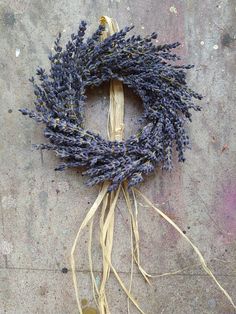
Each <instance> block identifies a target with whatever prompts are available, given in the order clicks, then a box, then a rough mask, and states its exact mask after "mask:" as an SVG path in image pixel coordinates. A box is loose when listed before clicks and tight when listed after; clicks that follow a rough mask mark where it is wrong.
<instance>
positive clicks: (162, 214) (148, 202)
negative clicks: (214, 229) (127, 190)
mask: <svg viewBox="0 0 236 314" xmlns="http://www.w3.org/2000/svg"><path fill="white" fill-rule="evenodd" d="M133 191H134V192H136V193H137V194H139V195H140V196H141V197H142V198H143V199H144V201H145V202H146V203H147V204H148V205H149V206H150V207H152V208H153V209H154V210H155V211H156V212H157V213H158V214H159V215H160V216H162V217H163V218H164V219H165V220H166V221H167V222H168V223H169V224H171V225H172V226H173V227H174V228H175V229H176V230H177V231H178V232H179V233H180V234H181V236H182V237H183V238H184V239H185V240H186V241H187V242H188V243H189V244H190V245H191V247H192V248H193V250H194V251H195V252H196V254H197V256H198V258H199V260H200V263H201V266H202V268H203V269H204V270H205V272H206V273H207V274H208V275H209V276H210V277H211V278H212V279H213V280H214V282H215V283H216V285H217V286H218V288H219V289H220V290H221V291H222V292H223V294H224V295H225V296H226V298H227V299H228V300H229V302H230V303H231V304H232V306H233V307H234V309H236V305H235V303H234V301H233V299H232V298H231V296H230V295H229V294H228V292H227V291H226V290H225V289H224V288H223V287H222V286H221V284H220V283H219V281H218V280H217V279H216V277H215V275H214V274H213V273H212V271H211V270H210V268H209V267H208V266H207V263H206V261H205V259H204V257H203V255H202V253H201V252H200V251H199V249H198V248H197V247H196V246H195V245H194V244H193V242H192V241H191V240H190V239H189V238H188V237H187V236H186V235H185V234H184V233H183V232H182V230H181V229H180V228H179V227H178V226H177V225H176V223H175V222H174V221H173V220H172V219H170V218H169V217H168V216H167V215H166V214H165V213H163V211H161V210H160V209H159V208H157V207H156V206H155V205H154V204H152V202H151V201H150V200H149V199H148V198H147V197H146V196H145V195H143V193H141V192H140V191H139V190H138V189H133Z"/></svg>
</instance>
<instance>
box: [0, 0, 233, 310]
mask: <svg viewBox="0 0 236 314" xmlns="http://www.w3.org/2000/svg"><path fill="white" fill-rule="evenodd" d="M104 14H105V15H109V16H112V17H114V18H116V19H117V21H118V22H119V25H120V26H121V27H122V26H125V25H129V24H131V23H133V24H135V25H136V29H135V32H137V33H141V34H147V33H150V32H152V31H157V32H158V33H159V38H158V40H159V42H166V41H175V40H178V41H181V42H182V43H183V46H182V48H181V50H180V52H181V54H182V56H183V59H184V61H185V62H188V63H194V64H196V68H195V70H192V71H191V73H190V74H189V81H190V83H191V86H192V87H193V88H194V89H196V90H197V91H199V92H201V93H202V94H203V95H204V96H205V99H204V101H203V106H204V110H203V112H202V113H200V114H199V113H196V114H194V119H193V120H194V121H193V123H192V124H191V125H190V126H189V132H190V135H191V139H192V150H191V151H188V152H187V161H186V163H185V164H184V165H179V164H176V167H175V170H174V171H173V172H172V173H171V174H167V173H164V174H163V173H162V172H161V171H159V170H157V171H156V173H155V175H152V176H150V177H149V178H148V179H147V180H146V181H145V183H144V184H142V186H141V187H140V189H141V190H142V191H144V193H146V194H147V195H148V196H149V197H150V198H151V199H152V200H153V201H154V202H155V203H158V204H159V205H160V206H161V207H162V208H163V209H164V210H165V212H166V213H167V214H168V215H170V217H171V218H172V219H174V220H175V221H176V222H177V223H178V224H179V225H180V226H181V228H182V229H183V231H185V232H186V233H187V235H188V236H189V237H190V238H191V239H192V240H193V241H194V242H195V243H196V244H197V245H198V247H199V248H200V249H201V251H202V252H203V254H204V256H205V258H206V260H207V261H208V262H209V264H210V265H211V267H212V269H213V270H214V272H215V274H216V275H217V278H218V279H219V280H220V282H221V283H222V285H223V286H224V287H225V288H226V289H227V290H228V292H229V293H230V294H231V295H232V297H233V299H234V301H235V302H236V280H235V277H236V272H235V263H236V158H235V152H236V141H235V136H236V124H235V119H236V106H235V60H236V59H235V48H236V41H235V39H236V29H235V18H236V2H235V0H228V1H227V0H222V1H215V0H214V1H213V0H204V1H203V0H200V1H193V0H189V1H177V0H173V1H170V0H167V1H157V0H146V1H141V0H137V1H124V0H113V1H104V0H91V1H85V0H70V1H65V0H55V1H52V0H44V1H42V0H41V1H40V0H33V1H30V0H1V1H0V34H1V35H0V39H1V44H0V70H1V71H0V84H1V85H0V86H1V114H0V119H1V124H0V125H1V143H0V150H1V176H0V181H1V190H0V193H1V221H0V279H1V280H0V313H1V314H3V313H7V314H26V313H31V314H33V313H40V314H44V313H45V314H48V313H50V314H72V313H77V308H76V302H75V296H74V290H73V287H72V280H71V273H70V271H69V272H67V273H63V272H62V271H61V269H62V268H64V267H66V268H68V269H69V258H68V257H69V254H70V248H71V245H72V242H73V240H74V237H75V234H76V231H77V229H78V226H79V224H80V223H81V221H82V219H83V217H84V216H85V213H86V210H87V209H88V208H89V206H90V203H91V202H92V201H93V200H94V199H95V197H96V195H97V192H98V188H97V187H95V188H90V189H88V188H86V187H85V186H84V184H83V181H84V179H83V178H82V177H81V176H79V174H78V173H76V171H66V172H64V173H55V172H54V170H53V169H54V166H55V165H56V164H57V162H58V160H57V158H56V157H55V156H54V154H53V153H43V154H40V152H34V151H32V149H31V144H32V143H40V142H43V141H44V138H43V136H42V132H41V129H40V127H38V126H37V125H36V124H35V123H34V122H33V121H31V120H29V119H26V118H24V117H23V116H21V115H20V114H19V113H18V108H20V107H22V106H23V107H24V106H29V107H33V93H32V89H31V86H30V84H29V83H28V78H29V77H31V76H32V75H33V74H34V71H35V68H36V67H37V66H38V65H41V66H46V67H47V66H48V61H47V54H48V52H49V50H50V49H51V47H52V45H53V40H54V38H55V36H56V34H57V33H58V31H62V32H63V38H64V39H67V38H68V37H69V35H70V33H72V32H73V31H76V28H77V25H78V23H79V21H80V20H81V19H86V20H87V21H88V22H89V31H90V32H91V31H92V30H94V29H95V27H96V25H97V21H98V18H99V17H100V15H104ZM107 102H108V94H107V87H106V86H104V87H103V88H101V89H99V90H95V91H93V92H91V93H90V94H89V100H88V109H87V112H86V116H87V123H88V124H87V126H88V127H91V126H92V122H95V123H94V126H93V128H94V129H96V130H97V131H99V132H101V133H103V132H104V130H105V125H106V118H107V117H106V110H107V108H108V103H107ZM126 105H127V108H126V124H127V125H129V128H128V130H127V133H126V134H130V133H131V132H133V131H134V130H135V129H137V123H136V121H137V120H136V118H137V117H138V116H139V115H140V112H141V104H140V103H139V100H138V99H136V98H135V97H134V96H133V95H132V92H131V91H129V90H126ZM101 106H102V109H103V110H100V108H101ZM93 116H96V119H94V118H93ZM93 119H94V120H93ZM130 126H131V128H130ZM103 134H104V133H103ZM127 219H128V216H127V212H126V209H125V207H124V206H123V205H122V201H121V203H120V205H119V208H118V209H117V212H116V231H115V243H114V254H113V261H114V264H115V265H116V267H117V269H118V270H119V271H120V273H121V276H122V278H124V280H127V279H128V275H127V273H128V272H129V270H130V246H129V243H130V242H129V241H130V240H129V226H128V222H127ZM97 231H98V228H96V230H95V234H94V237H95V241H94V242H95V243H94V250H93V251H94V260H95V261H96V263H95V270H96V272H97V273H96V276H97V280H99V278H100V277H99V276H100V270H101V256H100V253H99V245H98V240H97V239H98V236H97ZM140 234H141V254H142V262H143V264H144V265H145V266H146V269H147V270H148V271H150V272H152V273H154V274H160V273H163V272H168V271H174V270H177V269H181V268H184V267H186V266H189V265H191V266H193V267H192V268H188V269H186V270H185V271H184V272H182V273H180V274H178V275H176V276H169V277H159V278H156V279H154V280H153V281H152V282H153V286H152V287H149V286H147V285H146V284H145V283H144V282H143V280H142V278H141V277H140V275H139V274H138V272H137V270H135V272H136V274H135V283H134V285H135V287H136V291H135V296H136V297H137V299H138V301H139V303H140V305H141V306H142V308H143V309H144V310H145V311H146V313H148V314H151V313H158V314H159V313H160V314H162V313H164V314H170V313H176V314H185V313H188V314H192V313H204V314H206V313H207V314H208V313H209V314H210V313H211V314H232V313H234V310H233V308H232V307H231V306H230V304H229V302H228V301H227V300H226V299H225V297H224V296H223V295H222V293H221V292H219V291H218V290H217V288H216V286H215V285H214V284H213V282H212V280H211V279H209V278H208V277H207V276H206V275H205V274H204V273H203V272H202V270H201V269H200V267H199V266H194V265H195V264H197V263H198V261H197V258H196V256H195V255H194V253H193V251H192V250H191V249H190V248H189V246H188V245H187V244H186V243H184V242H183V240H182V239H181V238H180V236H179V235H178V234H176V232H175V231H174V230H173V229H172V227H170V226H168V225H167V224H166V223H165V222H164V221H163V219H161V218H159V217H157V215H156V214H155V213H154V212H153V211H152V210H151V209H149V208H142V207H141V208H140ZM87 240H88V238H87V234H86V233H85V234H84V235H83V236H82V239H81V241H80V246H79V248H78V256H77V265H78V276H79V279H80V287H81V298H84V299H87V300H88V302H89V303H88V306H90V307H94V303H93V300H92V292H91V285H90V277H89V272H88V259H87V255H86V254H87ZM109 300H110V304H111V310H112V314H118V313H127V310H126V298H125V296H124V294H123V293H122V291H121V290H120V287H119V285H118V284H117V283H116V281H115V279H114V278H113V276H111V280H110V282H109ZM87 312H88V311H87ZM133 313H136V310H135V309H134V308H133V307H132V308H131V314H133Z"/></svg>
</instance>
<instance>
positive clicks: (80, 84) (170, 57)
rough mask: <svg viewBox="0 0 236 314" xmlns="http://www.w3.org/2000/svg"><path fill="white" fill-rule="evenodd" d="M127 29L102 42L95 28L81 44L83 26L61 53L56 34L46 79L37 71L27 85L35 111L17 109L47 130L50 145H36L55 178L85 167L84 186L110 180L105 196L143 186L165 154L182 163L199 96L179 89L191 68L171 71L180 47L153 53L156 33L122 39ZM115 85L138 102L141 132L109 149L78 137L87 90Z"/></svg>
mask: <svg viewBox="0 0 236 314" xmlns="http://www.w3.org/2000/svg"><path fill="white" fill-rule="evenodd" d="M132 28H133V27H126V28H124V29H122V30H121V31H119V32H117V33H115V34H113V35H111V36H109V37H108V38H106V39H105V40H104V41H101V39H100V38H101V35H102V32H103V31H104V29H105V28H104V26H102V25H100V26H99V27H98V29H97V30H96V32H95V33H94V34H93V35H92V36H91V37H90V38H88V39H87V40H86V39H84V35H85V31H86V22H84V21H82V22H81V23H80V26H79V30H78V32H77V34H72V35H71V40H70V41H69V42H68V43H67V44H66V46H65V48H64V49H63V48H62V46H61V44H60V38H61V34H60V33H59V35H58V37H57V39H56V41H55V46H54V50H55V53H54V54H51V55H50V56H49V60H50V62H51V67H50V71H49V73H48V74H47V73H46V71H45V70H44V69H42V68H38V69H37V72H36V74H37V76H38V78H39V81H40V82H39V83H36V81H35V79H34V78H32V79H30V81H31V82H32V83H33V87H34V94H35V95H36V100H35V102H34V104H35V108H36V111H31V110H29V109H20V111H21V112H22V113H23V114H24V115H28V116H29V117H31V118H33V119H34V120H36V121H37V122H43V123H45V125H46V128H45V130H44V135H45V136H46V137H47V138H48V139H49V141H50V143H47V144H40V145H35V146H36V148H38V149H48V150H54V151H56V153H57V154H58V155H59V156H60V157H61V158H62V160H63V163H62V164H60V165H59V166H58V167H57V168H56V170H63V169H65V168H70V167H80V166H82V167H85V169H86V171H85V172H84V174H86V175H88V176H89V179H88V181H87V184H88V185H94V184H97V183H100V182H103V181H105V180H110V182H111V184H110V187H109V190H110V191H111V190H114V189H116V188H117V187H118V185H119V184H120V183H121V182H122V181H124V180H127V181H128V182H129V186H133V185H136V184H137V183H139V182H141V181H142V180H143V174H147V173H150V172H152V171H153V170H154V167H155V166H157V165H162V167H163V169H166V170H169V169H171V168H172V149H173V147H174V146H175V148H176V150H177V152H178V160H179V161H181V162H183V161H184V160H185V158H184V151H185V149H186V148H188V147H189V138H188V135H187V134H186V131H185V129H184V123H185V120H190V121H191V113H190V110H191V109H194V110H200V107H199V106H198V105H196V104H194V103H193V102H192V99H193V98H195V99H201V98H202V96H201V95H199V94H198V93H195V92H194V91H193V90H191V89H190V88H189V87H188V86H187V84H186V70H187V69H190V68H192V67H193V66H192V65H175V64H174V61H176V60H180V58H179V57H178V56H177V55H176V54H174V53H172V52H171V50H172V49H173V48H176V47H178V46H179V45H180V43H178V42H176V43H173V44H164V45H155V44H154V43H153V40H154V39H156V38H157V34H156V33H152V34H151V35H150V36H146V37H141V36H140V35H138V36H135V35H133V36H131V37H129V38H127V39H126V38H125V36H126V34H127V33H128V32H129V31H130V30H131V29H132ZM113 79H116V80H119V81H121V82H122V83H123V84H124V85H126V86H128V87H130V88H131V89H132V90H133V91H134V92H135V93H136V94H137V95H138V96H139V97H140V98H141V100H142V104H143V115H142V121H143V122H144V123H145V126H144V127H143V128H141V129H140V130H139V131H138V132H137V134H135V135H132V136H130V137H129V138H128V139H127V140H125V141H121V142H118V141H109V140H106V139H104V138H102V137H101V136H100V135H99V134H95V133H93V132H91V131H88V130H86V129H84V127H83V122H84V104H85V101H86V90H87V88H88V87H90V86H99V85H101V84H102V83H103V82H106V81H109V80H113Z"/></svg>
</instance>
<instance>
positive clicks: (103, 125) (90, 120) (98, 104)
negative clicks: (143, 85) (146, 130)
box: [84, 83, 143, 139]
mask: <svg viewBox="0 0 236 314" xmlns="http://www.w3.org/2000/svg"><path fill="white" fill-rule="evenodd" d="M86 96H87V100H86V103H85V122H84V123H85V129H88V130H91V131H93V132H95V133H99V134H100V135H101V136H102V137H103V138H106V139H107V138H108V136H107V119H108V111H109V105H110V93H109V83H103V84H101V85H100V86H99V87H91V88H89V89H88V90H87V92H86ZM124 100H125V112H124V124H125V132H124V139H127V138H128V137H130V136H131V135H132V134H135V133H137V131H138V130H139V129H140V128H141V127H142V124H141V123H140V121H139V118H141V116H142V112H143V107H142V102H141V99H140V98H139V97H138V96H137V95H135V93H134V92H133V91H132V89H130V88H128V87H126V86H124Z"/></svg>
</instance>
